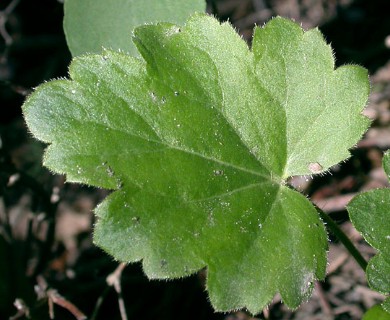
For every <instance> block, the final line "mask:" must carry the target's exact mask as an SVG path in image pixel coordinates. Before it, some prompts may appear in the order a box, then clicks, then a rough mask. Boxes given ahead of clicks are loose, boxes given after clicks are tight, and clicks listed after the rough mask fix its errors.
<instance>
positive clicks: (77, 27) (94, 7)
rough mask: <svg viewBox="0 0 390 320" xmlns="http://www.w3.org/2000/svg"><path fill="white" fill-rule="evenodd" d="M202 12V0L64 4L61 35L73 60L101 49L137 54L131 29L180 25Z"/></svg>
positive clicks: (111, 0) (93, 0)
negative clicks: (155, 23) (75, 57)
mask: <svg viewBox="0 0 390 320" xmlns="http://www.w3.org/2000/svg"><path fill="white" fill-rule="evenodd" d="M205 8H206V2H205V1H204V0H180V1H175V0H148V1H139V0H82V1H80V0H66V1H65V4H64V12H65V15H64V31H65V35H66V41H67V43H68V47H69V49H70V51H71V53H72V55H73V56H78V55H81V54H83V53H101V51H102V47H105V48H110V49H113V50H117V49H121V50H124V51H126V52H129V53H131V54H137V50H136V48H135V46H134V44H133V43H132V42H131V41H130V36H131V33H132V31H133V29H134V27H136V26H138V25H142V24H145V23H151V22H157V21H166V22H172V23H178V24H181V23H184V22H185V19H186V18H187V17H188V15H190V14H191V13H193V12H195V11H198V12H204V11H205Z"/></svg>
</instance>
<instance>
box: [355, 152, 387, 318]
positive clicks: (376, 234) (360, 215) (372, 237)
mask: <svg viewBox="0 0 390 320" xmlns="http://www.w3.org/2000/svg"><path fill="white" fill-rule="evenodd" d="M383 167H384V169H385V172H386V174H387V176H388V177H389V179H390V153H389V152H387V153H386V154H385V155H384V157H383ZM389 208H390V189H377V190H371V191H368V192H365V193H362V194H360V195H358V196H356V197H355V198H354V199H352V201H351V202H350V203H349V204H348V211H349V215H350V218H351V221H352V223H353V225H354V226H355V228H356V229H357V230H358V231H359V232H360V233H361V234H362V235H363V237H364V239H365V240H366V241H367V242H368V243H369V244H370V245H371V246H373V247H374V248H375V249H377V250H378V251H379V253H378V254H377V255H376V256H374V257H373V258H372V259H371V260H370V261H369V262H368V266H367V270H366V275H367V280H368V283H369V285H370V286H371V287H372V288H373V289H374V290H377V291H379V292H381V293H383V294H386V295H390V211H389ZM389 301H390V300H389V298H388V299H387V301H385V303H384V304H383V308H384V309H385V310H387V311H388V312H390V302H389Z"/></svg>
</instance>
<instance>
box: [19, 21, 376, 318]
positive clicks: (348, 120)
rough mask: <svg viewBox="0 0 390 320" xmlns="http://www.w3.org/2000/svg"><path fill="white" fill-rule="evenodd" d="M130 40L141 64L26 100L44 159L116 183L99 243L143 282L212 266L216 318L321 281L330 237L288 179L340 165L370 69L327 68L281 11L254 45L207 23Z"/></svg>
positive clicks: (96, 63) (300, 293) (90, 69)
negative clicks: (137, 267) (138, 269)
mask: <svg viewBox="0 0 390 320" xmlns="http://www.w3.org/2000/svg"><path fill="white" fill-rule="evenodd" d="M134 42H135V44H136V46H137V48H138V50H139V51H140V53H141V55H142V59H137V58H132V57H131V56H129V55H127V54H124V53H117V52H113V51H109V50H106V51H104V53H103V54H102V55H89V56H83V57H79V58H76V59H75V60H74V62H73V63H72V65H71V66H70V78H71V80H57V81H52V82H49V83H46V84H43V85H41V86H40V87H39V88H38V89H37V90H36V91H35V92H34V93H33V94H32V95H31V96H30V97H29V98H28V100H27V101H26V103H25V105H24V108H23V110H24V115H25V119H26V122H27V124H28V126H29V128H30V130H31V132H32V133H33V134H34V135H35V136H36V137H37V138H38V139H40V140H43V141H45V142H47V143H49V144H50V145H49V147H48V149H47V151H46V155H45V159H44V164H45V165H46V166H48V167H49V168H50V169H52V170H53V171H55V172H59V173H65V174H66V175H67V180H68V181H72V182H80V183H85V184H89V185H94V186H98V187H103V188H108V189H114V190H116V191H115V192H113V193H112V194H111V195H110V196H109V197H107V199H106V200H105V201H104V202H103V203H101V204H100V205H99V206H98V208H97V209H96V210H95V213H96V215H97V216H98V222H97V224H96V228H95V233H94V240H95V242H96V244H98V245H99V246H101V247H102V248H104V249H105V250H106V251H107V252H108V253H110V254H112V255H113V256H114V257H115V258H116V259H118V260H121V261H129V262H133V261H139V260H142V263H143V267H144V271H145V273H146V274H147V276H148V277H149V278H159V279H161V278H163V279H164V278H179V277H184V276H187V275H189V274H191V273H194V272H196V271H197V270H199V269H201V268H203V267H207V269H208V279H207V289H208V291H209V295H210V300H211V302H212V304H213V306H214V307H215V309H216V310H221V311H227V310H232V309H237V308H241V307H244V306H245V307H247V308H248V309H249V310H250V311H251V312H253V313H256V312H259V311H260V310H261V309H262V308H264V307H265V306H266V305H267V304H268V303H269V302H270V301H271V299H272V298H273V296H274V295H275V294H276V293H277V292H280V294H281V296H282V299H283V301H284V302H285V303H286V304H287V305H288V306H290V307H291V308H295V307H297V306H298V305H299V304H300V303H301V302H302V301H303V300H305V299H307V298H308V297H309V295H310V293H311V290H312V283H313V281H314V280H315V279H322V278H323V277H324V276H325V268H326V249H327V236H326V232H325V228H324V225H323V223H322V221H321V220H320V218H319V216H318V214H317V212H316V210H315V208H314V207H313V205H312V204H311V203H310V201H309V200H308V199H307V198H306V197H305V196H303V195H302V194H300V193H298V192H296V191H294V190H292V189H290V188H289V187H288V186H287V185H286V179H287V178H288V177H289V176H291V175H295V174H313V173H319V172H323V171H325V170H327V169H328V168H329V167H330V166H331V165H334V164H335V163H337V162H339V161H341V160H343V159H345V158H346V157H348V155H349V154H348V148H350V147H352V146H353V145H354V144H355V143H356V142H357V140H358V139H359V138H360V137H361V135H362V133H363V132H364V131H365V130H366V128H367V126H368V120H367V119H366V118H364V117H363V116H362V115H361V114H360V112H361V111H362V109H363V108H364V105H365V103H366V100H367V95H368V90H369V85H368V79H367V73H366V71H365V70H364V69H362V68H359V67H356V66H348V67H342V68H339V69H337V70H334V65H333V57H332V52H331V49H330V47H329V46H328V45H326V43H325V41H324V40H323V38H322V36H321V34H320V32H319V31H318V30H310V31H307V32H304V31H303V30H302V29H301V28H300V27H299V26H297V25H296V24H295V23H293V22H291V21H289V20H286V19H283V18H276V19H273V20H272V21H270V22H269V23H268V24H267V25H266V26H265V27H264V28H262V29H260V28H257V29H256V31H255V36H254V41H253V50H249V49H248V47H247V45H246V43H245V42H244V41H243V40H242V39H241V38H240V37H239V35H238V34H237V33H236V32H235V31H234V29H233V28H232V27H231V25H230V24H228V23H223V24H220V23H219V22H218V21H217V20H215V19H214V18H212V17H209V16H207V15H202V14H196V15H193V16H192V17H191V18H190V19H189V20H188V21H187V23H186V25H185V26H184V27H178V26H176V25H172V24H167V23H160V24H156V25H148V26H142V27H139V28H137V29H136V30H135V32H134ZM301 95H302V96H301ZM335 141H336V142H335Z"/></svg>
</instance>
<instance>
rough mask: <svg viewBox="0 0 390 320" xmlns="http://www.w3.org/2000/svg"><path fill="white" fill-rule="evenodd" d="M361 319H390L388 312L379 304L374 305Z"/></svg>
mask: <svg viewBox="0 0 390 320" xmlns="http://www.w3.org/2000/svg"><path fill="white" fill-rule="evenodd" d="M363 320H390V313H388V312H386V311H385V310H383V308H382V307H381V306H380V305H375V306H373V307H372V308H370V309H369V310H368V311H367V312H366V313H365V314H364V316H363Z"/></svg>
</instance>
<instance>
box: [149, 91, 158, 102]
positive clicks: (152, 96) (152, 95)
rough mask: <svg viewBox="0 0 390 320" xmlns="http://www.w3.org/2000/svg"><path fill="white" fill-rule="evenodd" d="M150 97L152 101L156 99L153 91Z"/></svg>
mask: <svg viewBox="0 0 390 320" xmlns="http://www.w3.org/2000/svg"><path fill="white" fill-rule="evenodd" d="M150 97H151V98H152V100H153V102H156V101H157V96H156V94H155V93H154V92H151V93H150Z"/></svg>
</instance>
